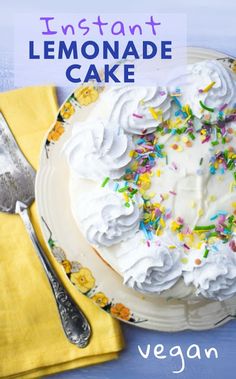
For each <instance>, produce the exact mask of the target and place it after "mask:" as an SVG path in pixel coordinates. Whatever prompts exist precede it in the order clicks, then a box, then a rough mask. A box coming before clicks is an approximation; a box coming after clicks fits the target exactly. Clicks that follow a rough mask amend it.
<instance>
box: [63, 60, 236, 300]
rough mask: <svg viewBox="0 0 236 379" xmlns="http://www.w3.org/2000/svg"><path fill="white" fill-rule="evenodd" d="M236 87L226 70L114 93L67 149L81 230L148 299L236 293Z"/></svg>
mask: <svg viewBox="0 0 236 379" xmlns="http://www.w3.org/2000/svg"><path fill="white" fill-rule="evenodd" d="M235 103H236V85H235V78H233V76H232V74H231V73H230V71H229V70H228V69H227V68H225V67H224V66H223V65H222V64H221V63H219V62H217V61H203V62H200V63H196V64H194V65H188V66H187V70H186V74H185V75H183V76H178V75H177V74H176V75H174V76H173V77H172V80H171V81H170V82H169V84H168V85H167V87H148V88H145V87H136V86H127V85H119V86H116V87H109V88H107V89H106V90H104V91H103V92H102V93H101V94H100V96H99V99H98V101H97V102H96V104H95V106H94V108H93V110H92V112H91V114H90V116H89V118H88V119H87V120H86V121H85V122H83V123H75V124H74V125H73V130H72V136H71V138H70V140H69V142H68V143H67V145H66V154H67V158H68V164H69V167H70V175H71V178H70V196H71V208H72V212H73V216H74V218H75V220H76V222H77V224H78V227H79V229H80V230H81V231H82V233H83V234H84V236H85V237H86V238H87V240H88V241H89V243H90V244H91V245H92V246H93V247H94V248H95V249H96V251H97V252H98V253H99V254H100V255H101V257H102V258H103V259H105V261H107V262H108V263H109V264H110V265H111V266H112V267H113V268H114V269H115V270H116V271H117V272H118V273H119V274H120V275H122V277H123V279H124V283H125V284H126V285H127V286H129V287H131V288H134V289H135V290H138V291H140V292H143V293H145V294H148V293H156V294H161V296H166V297H169V296H172V297H176V298H184V297H195V296H196V295H197V296H203V297H204V298H208V299H213V300H224V299H227V298H230V297H231V296H233V295H234V294H235V293H236V241H235V231H236V145H235V140H236V128H235V126H236V109H235V108H236V106H235Z"/></svg>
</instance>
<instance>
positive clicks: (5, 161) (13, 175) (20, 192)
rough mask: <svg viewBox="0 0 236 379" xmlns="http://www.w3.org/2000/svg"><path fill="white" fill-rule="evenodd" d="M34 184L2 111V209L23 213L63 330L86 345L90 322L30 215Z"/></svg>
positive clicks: (71, 340) (29, 169)
mask: <svg viewBox="0 0 236 379" xmlns="http://www.w3.org/2000/svg"><path fill="white" fill-rule="evenodd" d="M34 183H35V171H34V169H33V168H32V167H31V165H30V164H29V162H28V161H27V160H26V158H25V157H24V155H23V154H22V152H21V150H20V148H19V146H18V145H17V143H16V141H15V139H14V137H13V135H12V133H11V131H10V129H9V127H8V125H7V122H6V120H5V119H4V117H3V115H2V113H1V112H0V211H1V212H6V213H12V214H19V215H20V216H21V218H22V221H23V223H24V225H25V227H26V230H27V232H28V234H29V236H30V238H31V241H32V243H33V245H34V248H35V250H36V252H37V254H38V257H39V259H40V261H41V262H42V264H43V267H44V270H45V272H46V275H47V277H48V280H49V282H50V284H51V287H52V291H53V293H54V296H55V300H56V304H57V308H58V312H59V314H60V318H61V323H62V326H63V330H64V332H65V334H66V336H67V338H68V339H69V341H70V342H71V343H73V344H75V345H77V346H78V347H81V348H83V347H85V346H87V344H88V342H89V338H90V335H91V329H90V325H89V323H88V321H87V319H86V317H85V316H84V314H83V313H82V311H81V310H80V309H79V307H78V306H77V305H76V304H75V302H74V301H73V300H72V298H71V297H70V295H69V294H68V292H67V291H66V289H65V288H64V287H63V285H62V283H61V281H60V280H59V278H58V276H57V274H56V272H55V270H54V269H53V267H52V265H51V263H50V261H49V260H48V258H47V256H46V254H45V252H44V251H43V249H42V247H41V245H40V243H39V240H38V238H37V236H36V234H35V231H34V228H33V225H32V224H31V221H30V218H29V214H28V208H29V206H30V205H31V204H32V203H33V201H34V198H35V192H34Z"/></svg>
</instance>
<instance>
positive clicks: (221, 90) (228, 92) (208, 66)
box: [168, 61, 236, 118]
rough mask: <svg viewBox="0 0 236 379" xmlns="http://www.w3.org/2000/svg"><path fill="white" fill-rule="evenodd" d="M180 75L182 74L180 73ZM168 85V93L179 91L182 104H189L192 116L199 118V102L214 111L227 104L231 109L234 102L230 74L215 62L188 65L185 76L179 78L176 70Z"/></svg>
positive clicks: (200, 109)
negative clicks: (177, 89)
mask: <svg viewBox="0 0 236 379" xmlns="http://www.w3.org/2000/svg"><path fill="white" fill-rule="evenodd" d="M181 74H182V73H181ZM172 77H174V79H172V80H171V81H170V83H169V86H168V88H169V90H170V92H172V93H173V92H175V90H176V88H180V89H181V93H182V95H181V97H180V98H179V99H180V101H181V103H182V104H189V105H190V107H191V109H192V111H193V113H194V115H195V116H197V117H199V118H200V117H201V115H202V110H203V109H202V107H201V105H200V104H199V101H200V100H201V101H202V102H203V103H204V104H205V105H206V106H208V107H211V108H214V109H216V111H217V112H218V111H219V108H220V107H221V106H222V105H224V104H227V105H228V107H231V108H233V105H234V104H235V102H236V85H235V81H234V80H233V78H232V75H231V74H230V72H229V71H228V70H227V69H226V68H225V67H224V66H223V65H222V64H221V63H219V62H217V61H203V62H200V63H195V64H193V65H188V67H187V72H186V75H185V76H182V77H179V76H178V70H176V72H173V74H172ZM212 82H215V84H214V86H213V87H212V88H211V89H210V90H209V91H207V92H199V90H203V89H204V88H206V87H207V86H208V85H209V84H210V83H212Z"/></svg>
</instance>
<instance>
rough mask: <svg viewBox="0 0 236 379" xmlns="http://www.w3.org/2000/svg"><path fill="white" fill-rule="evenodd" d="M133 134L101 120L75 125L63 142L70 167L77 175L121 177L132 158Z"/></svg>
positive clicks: (102, 177) (100, 178)
mask: <svg viewBox="0 0 236 379" xmlns="http://www.w3.org/2000/svg"><path fill="white" fill-rule="evenodd" d="M132 149H133V142H132V137H131V136H130V135H127V134H125V133H124V131H123V130H122V129H121V128H120V127H119V124H117V123H115V122H113V123H111V122H109V123H105V122H103V121H102V120H96V121H92V120H91V121H89V122H86V123H84V124H82V125H81V124H79V125H76V128H74V129H73V134H72V137H71V138H70V140H69V141H68V143H67V145H66V154H67V157H68V163H69V166H70V167H71V168H72V169H73V170H74V171H75V172H76V173H77V175H78V177H80V178H87V179H94V180H98V181H102V180H103V179H104V178H105V177H107V176H108V177H110V178H112V179H117V178H120V177H121V176H122V175H123V174H124V172H125V168H126V167H127V165H128V164H129V163H130V161H131V156H130V151H131V150H132Z"/></svg>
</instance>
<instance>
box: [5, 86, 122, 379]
mask: <svg viewBox="0 0 236 379" xmlns="http://www.w3.org/2000/svg"><path fill="white" fill-rule="evenodd" d="M0 110H1V111H2V113H3V114H4V116H5V118H6V120H7V122H8V124H9V126H10V128H11V130H12V132H13V134H14V135H15V137H16V139H17V141H18V144H19V146H20V147H21V149H22V151H23V152H24V154H25V155H26V157H27V159H28V160H29V161H30V162H31V164H32V165H33V166H34V168H37V164H38V158H39V153H40V148H41V144H42V141H43V138H44V135H45V133H46V131H47V130H48V128H49V127H50V125H51V124H52V123H53V121H54V119H55V116H56V113H57V101H56V95H55V90H54V88H52V87H49V86H48V87H35V88H34V87H32V88H25V89H19V90H15V91H11V92H8V93H1V94H0ZM31 212H32V217H33V222H34V226H35V228H36V231H37V234H38V236H39V238H40V240H41V242H42V243H43V239H42V235H41V233H40V230H39V225H38V222H37V216H36V213H35V205H34V206H33V207H32V209H31ZM43 245H44V248H46V246H45V244H43ZM54 264H56V265H58V264H57V263H54ZM58 266H59V265H58ZM61 277H62V280H63V281H64V283H65V285H66V286H67V288H68V289H69V290H70V293H71V295H72V297H73V298H74V299H76V300H77V301H78V302H79V304H80V306H81V308H82V310H83V311H84V313H85V314H86V316H87V317H88V319H89V321H90V322H91V325H92V330H93V334H92V338H91V342H90V344H89V345H88V347H86V348H85V349H79V348H77V347H76V346H74V345H72V344H71V343H70V342H68V341H67V339H66V337H65V336H64V333H63V331H62V328H61V324H60V320H59V316H58V313H57V308H56V305H55V303H54V299H53V297H52V293H51V289H50V285H49V284H48V282H47V279H46V277H45V274H44V271H43V269H42V267H41V263H40V262H39V260H38V258H37V256H36V253H35V251H34V249H33V247H32V245H31V241H30V239H29V237H28V235H27V233H26V231H25V229H24V226H23V223H22V221H21V219H20V217H19V216H14V215H7V214H0V377H1V378H15V377H19V378H36V377H40V376H45V375H49V374H53V373H56V372H60V371H64V370H70V369H73V368H77V367H83V366H86V365H91V364H95V363H99V362H104V361H107V360H111V359H114V358H117V356H118V351H120V350H121V349H122V347H123V339H122V335H121V331H120V327H119V323H118V322H117V321H115V320H114V319H112V318H111V317H110V315H108V314H106V313H105V312H104V311H102V310H100V309H99V308H98V307H97V306H96V305H94V304H93V303H92V302H91V300H89V299H88V298H86V297H85V296H83V295H82V294H79V293H78V291H77V290H76V289H75V288H74V287H73V286H72V284H70V283H68V282H67V280H66V277H65V274H64V273H63V272H62V270H61Z"/></svg>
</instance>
